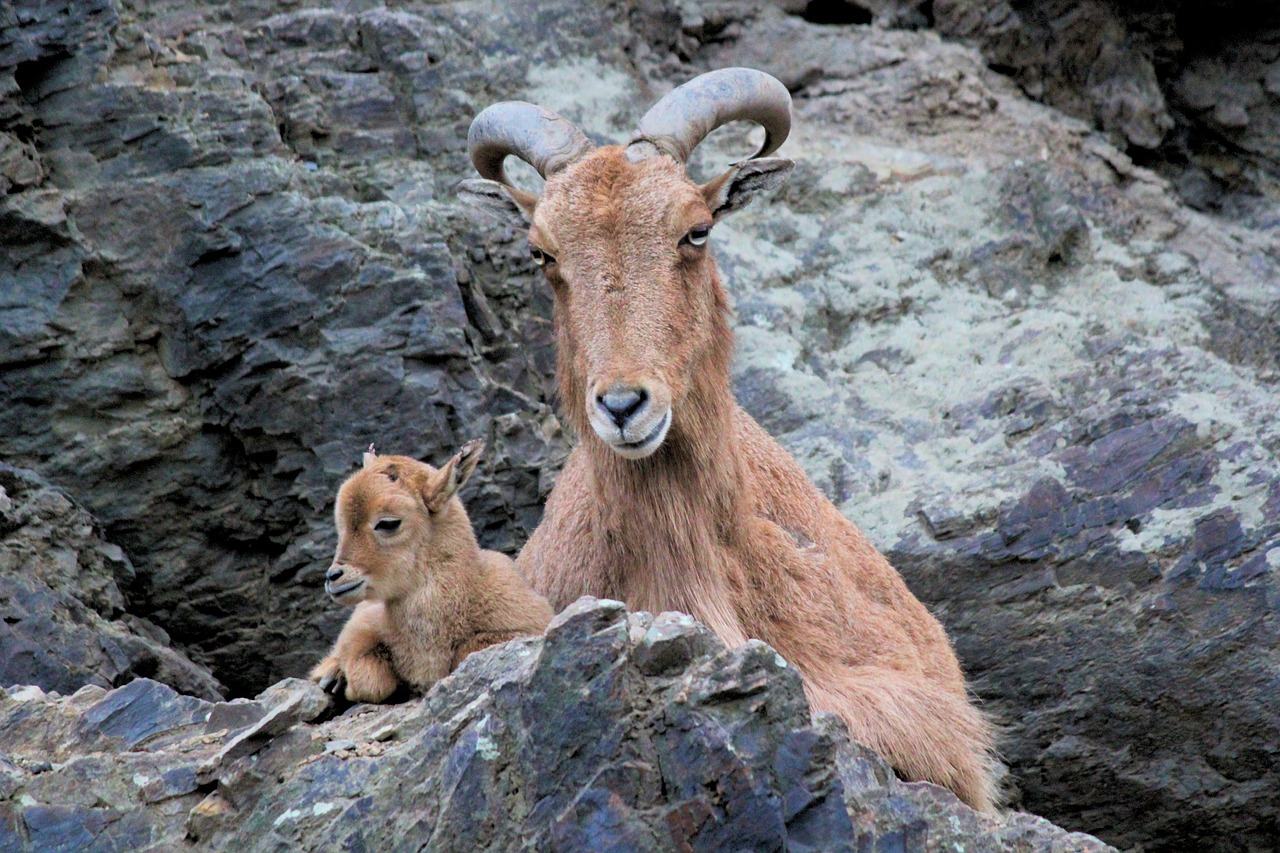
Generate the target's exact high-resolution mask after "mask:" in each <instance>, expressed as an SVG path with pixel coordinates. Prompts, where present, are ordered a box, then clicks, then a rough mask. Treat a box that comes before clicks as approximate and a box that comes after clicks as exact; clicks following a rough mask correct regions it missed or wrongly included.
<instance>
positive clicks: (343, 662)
mask: <svg viewBox="0 0 1280 853" xmlns="http://www.w3.org/2000/svg"><path fill="white" fill-rule="evenodd" d="M385 629H386V611H385V609H384V608H383V606H382V603H381V602H378V601H362V602H360V603H359V604H357V605H356V608H355V611H354V612H353V613H352V614H351V618H350V619H348V620H347V624H346V625H344V626H343V628H342V633H340V634H339V635H338V640H337V642H335V643H334V644H333V650H332V651H331V652H330V653H329V656H328V657H326V658H325V659H324V660H322V661H320V662H319V663H318V664H316V665H315V667H314V668H313V669H312V670H311V680H312V681H316V682H319V684H320V687H321V688H322V689H323V690H326V691H328V692H330V693H339V692H340V693H342V694H343V695H344V696H346V698H347V699H348V700H349V701H351V702H383V701H385V700H386V699H387V698H388V697H389V696H391V694H392V693H394V692H395V690H396V687H397V685H398V684H399V681H398V679H397V678H396V672H395V668H394V667H393V666H392V663H391V653H390V651H389V650H388V649H387V646H386V642H385V637H386V631H385Z"/></svg>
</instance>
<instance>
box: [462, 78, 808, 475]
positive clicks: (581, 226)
mask: <svg viewBox="0 0 1280 853" xmlns="http://www.w3.org/2000/svg"><path fill="white" fill-rule="evenodd" d="M790 108H791V98H790V96H789V95H788V93H787V90H786V88H785V87H784V86H783V85H782V84H781V83H779V82H778V81H777V80H775V79H774V78H772V77H770V76H769V75H767V74H763V73H761V72H759V71H752V70H750V69H745V68H731V69H724V70H721V71H714V72H711V73H709V74H704V75H702V76H701V77H698V78H696V79H694V80H692V81H690V82H689V83H686V84H685V85H684V86H681V87H679V88H678V89H676V90H675V91H673V92H671V93H670V94H669V95H667V96H666V97H665V98H663V99H662V100H661V101H659V102H658V103H657V104H656V105H655V106H654V107H653V108H652V109H651V110H650V111H649V112H648V113H646V114H645V116H644V118H642V119H641V121H640V124H639V127H638V130H637V132H636V135H635V138H634V139H633V141H632V142H631V143H630V144H628V145H626V146H608V147H604V148H599V149H597V148H595V147H594V146H593V144H592V143H591V142H590V140H588V139H587V138H586V136H584V135H583V134H582V133H581V131H579V130H577V128H575V127H573V126H572V125H571V124H569V123H568V122H567V121H565V120H564V119H563V118H561V117H559V116H557V115H555V114H554V113H552V112H550V111H548V110H545V109H542V108H541V107H535V106H533V105H532V104H522V103H504V104H495V105H494V106H492V107H489V108H488V109H486V110H485V111H484V112H482V113H481V114H480V115H479V116H477V117H476V119H475V121H474V122H473V123H472V126H471V132H470V134H469V136H468V143H469V145H470V149H471V157H472V161H473V162H474V163H475V166H476V169H477V170H478V171H479V172H480V174H482V175H484V176H485V178H486V180H482V181H477V180H473V181H466V182H464V183H463V186H462V187H461V188H460V191H461V193H462V195H463V196H464V197H465V198H468V199H469V200H471V201H473V202H477V203H480V204H483V205H484V206H485V207H487V208H489V209H491V210H495V209H496V210H497V211H498V212H499V213H502V214H505V215H517V216H522V217H523V218H525V219H526V220H527V221H528V222H529V244H530V250H531V252H532V254H533V260H534V263H536V264H538V265H539V266H541V267H542V270H543V272H544V274H545V275H546V278H547V280H548V282H550V285H551V288H552V291H553V294H554V297H555V326H556V339H557V359H558V374H559V382H560V393H561V398H562V400H563V401H564V406H565V414H566V416H567V417H568V419H569V420H570V421H571V422H572V423H573V424H574V425H575V427H576V428H577V431H578V433H579V434H580V435H582V436H583V437H584V440H587V436H590V435H591V434H594V435H595V436H596V437H598V438H599V440H600V441H602V442H603V443H604V445H605V446H607V447H608V448H609V449H611V450H612V451H614V452H615V453H617V454H618V455H620V456H622V457H625V458H627V459H642V458H644V457H647V456H649V455H651V454H653V453H655V452H656V451H657V450H658V449H659V448H660V447H661V446H662V444H663V442H664V440H665V439H666V437H667V435H668V431H669V430H671V429H676V430H681V431H684V432H686V433H688V434H696V433H697V432H698V431H699V430H700V429H703V427H704V425H703V424H700V423H698V418H697V413H695V412H691V411H689V410H688V409H687V407H682V405H681V404H682V403H683V402H684V401H685V399H686V398H687V397H688V395H689V393H690V391H691V389H692V388H694V387H695V386H696V385H697V383H698V382H699V381H705V377H706V375H707V374H708V373H710V374H713V375H715V376H717V377H720V376H723V375H724V374H725V373H726V372H727V367H728V359H729V355H730V350H731V349H732V336H731V333H730V331H729V325H728V318H727V315H728V310H729V306H728V301H727V299H726V297H725V294H724V291H723V290H722V288H721V286H720V281H719V276H718V275H717V273H716V269H715V263H714V261H713V260H712V258H711V255H710V251H709V241H710V232H711V228H712V226H713V225H714V224H715V223H716V222H717V221H719V219H720V218H721V217H723V216H725V215H726V214H728V213H730V212H732V211H734V210H737V209H738V208H740V207H742V206H743V205H745V204H746V203H747V202H748V201H749V200H750V198H751V197H752V196H753V195H755V194H756V193H758V192H760V191H761V190H765V189H769V188H771V187H773V186H775V185H776V184H778V183H779V182H780V181H781V180H782V178H783V177H784V176H785V175H786V173H787V172H788V171H789V170H790V168H791V166H792V163H791V161H790V160H783V159H778V158H767V157H765V156H764V155H767V154H770V153H772V152H773V151H774V150H775V149H776V148H777V147H778V146H780V145H781V144H782V142H783V141H784V140H785V139H786V136H787V132H788V130H789V128H790ZM738 119H746V120H751V121H755V122H758V123H760V124H761V125H763V126H764V128H765V131H766V136H765V142H764V144H763V146H762V147H761V149H760V151H759V152H757V154H756V155H755V157H753V158H751V159H748V160H746V161H744V162H742V163H739V164H737V165H735V166H733V167H731V168H730V169H729V170H728V171H727V172H725V173H724V174H722V175H721V176H720V177H718V178H716V179H715V180H713V181H710V182H708V183H706V184H703V185H698V184H696V183H694V182H693V181H692V180H690V178H689V177H688V175H687V174H686V172H685V167H684V164H685V161H686V160H687V159H688V157H689V154H690V153H691V152H692V151H693V149H694V147H696V146H697V145H698V143H699V142H701V141H702V139H703V138H704V137H705V136H706V135H707V134H708V133H710V132H711V131H712V130H714V129H715V128H716V127H719V126H720V125H722V124H725V123H726V122H729V121H734V120H738ZM511 154H514V155H515V156H517V157H520V158H521V159H524V160H526V161H527V162H529V163H530V164H532V165H533V166H534V167H535V168H536V169H538V171H539V172H540V173H541V174H542V175H543V176H544V177H545V178H546V179H547V183H546V188H545V190H544V192H543V194H542V196H541V197H537V196H533V195H531V194H529V193H527V192H524V191H522V190H519V189H516V188H514V187H513V186H512V185H511V184H510V182H509V181H508V180H507V178H506V175H505V173H504V171H503V167H502V163H503V160H504V159H505V157H506V156H507V155H511ZM716 381H723V380H722V379H717V380H716ZM588 426H589V427H590V430H588V429H587V427H588Z"/></svg>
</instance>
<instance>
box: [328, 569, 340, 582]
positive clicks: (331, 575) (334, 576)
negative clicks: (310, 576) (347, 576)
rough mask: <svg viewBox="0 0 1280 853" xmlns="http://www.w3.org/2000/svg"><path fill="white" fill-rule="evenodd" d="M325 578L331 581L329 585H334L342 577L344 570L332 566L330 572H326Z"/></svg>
mask: <svg viewBox="0 0 1280 853" xmlns="http://www.w3.org/2000/svg"><path fill="white" fill-rule="evenodd" d="M324 576H325V578H326V579H327V580H328V581H329V583H333V582H334V581H336V580H338V579H339V578H341V577H342V569H340V568H339V567H337V566H330V567H329V571H327V572H325V573H324Z"/></svg>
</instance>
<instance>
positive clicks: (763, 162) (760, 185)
mask: <svg viewBox="0 0 1280 853" xmlns="http://www.w3.org/2000/svg"><path fill="white" fill-rule="evenodd" d="M793 166H795V163H794V162H793V161H791V160H787V159H785V158H783V157H765V158H762V159H759V160H744V161H742V162H741V163H738V164H737V165H735V166H732V167H730V169H729V171H727V172H725V173H724V174H723V175H721V176H720V177H718V178H716V179H715V180H714V181H711V182H709V183H706V184H703V185H702V197H703V198H705V199H706V201H707V207H709V208H711V216H712V218H713V219H714V220H715V221H716V222H719V221H720V220H721V219H722V218H723V217H725V216H727V215H728V214H730V213H733V212H734V211H735V210H738V209H739V208H743V207H746V206H747V205H748V204H749V203H750V202H751V200H752V199H753V198H755V197H756V195H758V194H759V193H762V192H766V191H768V190H771V189H774V188H775V187H778V186H781V185H782V182H783V181H785V180H786V179H787V175H788V174H789V173H790V172H791V168H792V167H793Z"/></svg>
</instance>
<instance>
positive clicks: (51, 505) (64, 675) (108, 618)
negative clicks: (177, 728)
mask: <svg viewBox="0 0 1280 853" xmlns="http://www.w3.org/2000/svg"><path fill="white" fill-rule="evenodd" d="M133 576H134V569H133V566H132V565H131V564H130V562H129V558H128V557H127V556H126V555H125V554H124V552H123V551H121V550H120V548H119V547H118V546H116V545H112V544H110V543H108V542H105V541H104V540H103V539H102V536H101V533H100V531H99V530H98V529H97V528H96V526H95V525H94V523H93V520H92V519H91V518H90V517H89V515H88V513H86V512H85V511H84V510H83V509H82V508H81V507H78V506H76V505H75V504H74V503H73V502H72V501H71V500H70V499H69V498H68V497H67V496H66V495H65V494H63V493H62V492H61V491H59V490H58V489H55V488H54V487H52V486H51V485H50V484H49V483H48V482H46V481H45V480H43V479H42V478H41V477H39V476H38V475H36V474H34V473H32V472H31V471H24V470H22V469H20V468H14V467H12V466H9V465H5V464H3V463H0V684H4V685H8V684H24V685H34V686H39V687H41V688H43V689H44V690H56V691H59V692H62V693H73V692H75V690H76V689H78V688H79V687H81V686H82V685H85V684H92V685H96V686H98V687H113V686H117V685H121V684H124V683H126V682H128V681H131V680H132V679H134V678H137V677H140V676H150V677H153V678H158V679H162V680H163V681H165V682H166V683H168V684H171V685H173V686H174V687H176V688H177V689H179V690H181V691H183V692H184V693H188V694H192V695H194V696H199V697H203V698H205V699H217V698H219V697H220V693H221V685H219V684H218V682H217V681H216V680H215V679H214V678H213V677H212V676H210V675H209V673H208V672H207V671H206V670H205V669H204V668H203V667H200V666H198V665H196V664H194V663H192V662H191V661H190V660H188V659H187V657H186V656H185V655H183V654H182V653H181V652H180V651H177V650H175V649H173V648H172V647H171V646H170V643H169V638H168V636H167V635H166V634H165V633H164V631H163V630H161V629H160V628H159V627H157V626H156V625H153V624H151V623H150V622H148V621H146V620H145V619H140V618H138V617H137V616H134V615H132V614H130V613H128V612H126V610H125V602H124V596H123V595H122V594H121V592H120V585H121V584H124V585H126V586H127V585H128V584H129V582H130V581H131V580H132V579H133Z"/></svg>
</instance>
